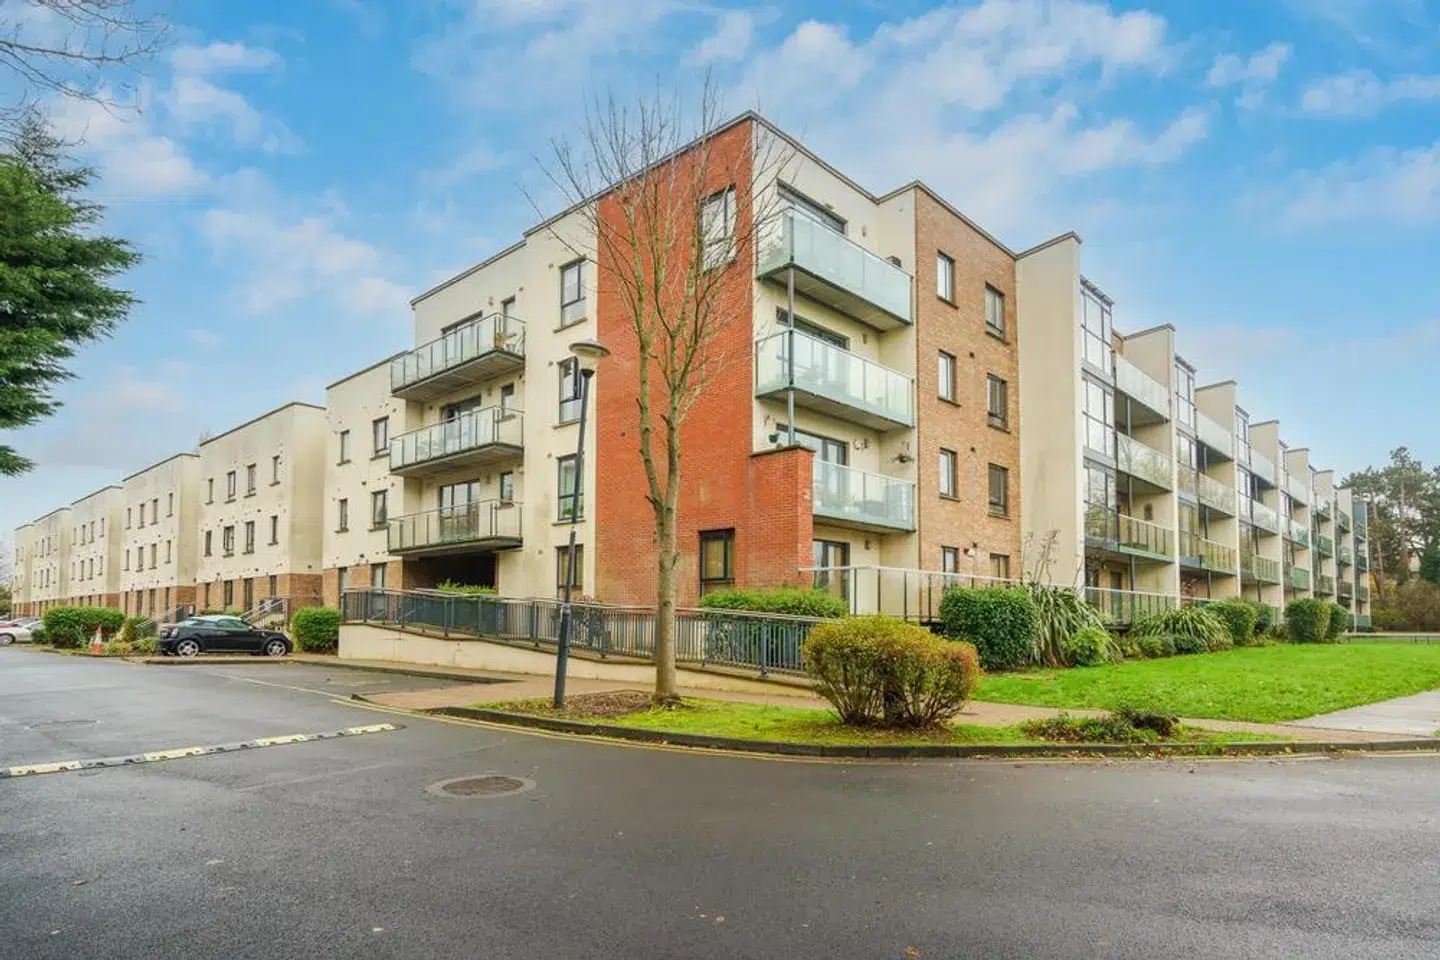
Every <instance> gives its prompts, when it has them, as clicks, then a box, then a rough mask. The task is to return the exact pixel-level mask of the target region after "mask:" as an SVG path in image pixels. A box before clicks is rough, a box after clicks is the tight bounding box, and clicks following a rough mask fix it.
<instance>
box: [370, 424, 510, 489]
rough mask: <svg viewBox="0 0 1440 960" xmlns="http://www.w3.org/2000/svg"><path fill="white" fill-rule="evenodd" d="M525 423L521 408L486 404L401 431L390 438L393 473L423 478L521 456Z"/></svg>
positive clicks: (391, 470)
mask: <svg viewBox="0 0 1440 960" xmlns="http://www.w3.org/2000/svg"><path fill="white" fill-rule="evenodd" d="M524 425H525V418H524V415H523V414H522V413H521V412H520V411H519V410H512V409H508V408H506V407H483V408H481V409H479V410H471V411H469V412H467V413H462V414H461V415H460V416H458V417H456V418H454V419H453V420H445V421H443V422H441V423H433V424H431V425H430V426H428V427H421V428H420V429H419V430H412V431H410V432H409V433H402V434H401V435H400V436H398V437H395V438H393V439H392V440H391V441H390V472H391V473H393V474H397V475H399V476H402V477H423V476H428V475H430V474H435V473H440V472H442V471H445V470H453V469H455V468H456V467H481V466H486V465H489V464H491V463H495V462H497V461H499V460H507V459H512V458H514V457H518V456H520V455H521V454H522V453H524V449H525V448H524V432H525V430H524Z"/></svg>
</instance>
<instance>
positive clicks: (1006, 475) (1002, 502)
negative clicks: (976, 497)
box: [985, 463, 1010, 517]
mask: <svg viewBox="0 0 1440 960" xmlns="http://www.w3.org/2000/svg"><path fill="white" fill-rule="evenodd" d="M997 477H998V478H999V480H1000V498H999V500H996V498H995V480H996V478H997ZM985 488H986V512H987V513H988V514H989V515H990V516H992V517H1008V516H1010V468H1009V467H1004V466H1001V465H1000V464H998V463H992V464H988V465H987V468H986V483H985Z"/></svg>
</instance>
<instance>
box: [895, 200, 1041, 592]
mask: <svg viewBox="0 0 1440 960" xmlns="http://www.w3.org/2000/svg"><path fill="white" fill-rule="evenodd" d="M937 252H943V253H945V254H946V255H947V256H949V257H951V258H952V259H953V260H954V261H955V302H954V303H953V304H951V303H947V302H946V301H945V300H943V299H941V298H940V297H939V296H938V295H937V294H936V283H935V259H936V254H937ZM915 260H916V263H915V283H916V289H917V296H916V302H917V313H916V350H917V352H918V362H917V364H916V369H917V371H918V376H917V382H916V393H917V406H916V413H917V421H918V431H917V434H918V436H917V444H918V448H919V458H920V462H919V464H920V470H919V475H920V486H919V498H920V499H919V505H920V510H919V527H920V529H919V537H920V566H921V567H922V568H924V569H929V570H938V569H940V548H941V547H942V546H951V547H959V548H961V549H962V551H963V550H964V549H965V548H970V549H972V550H973V551H974V555H973V556H972V557H966V556H964V555H963V554H962V556H961V560H960V563H961V571H962V572H965V573H971V572H975V573H979V574H981V575H986V574H988V573H989V572H990V561H989V555H990V554H991V553H998V554H1005V555H1007V556H1009V557H1010V574H1011V576H1014V577H1018V576H1020V575H1021V573H1022V570H1021V556H1020V546H1021V545H1020V519H1019V518H1020V510H1021V509H1022V505H1021V503H1020V364H1019V354H1018V350H1019V330H1018V324H1017V322H1016V314H1015V302H1016V301H1015V261H1014V258H1013V257H1011V256H1010V254H1009V253H1008V252H1006V251H1005V250H1004V249H1002V248H1001V247H999V246H997V245H996V244H995V243H993V242H992V241H990V240H989V239H987V238H986V237H985V236H984V235H983V234H982V233H980V232H979V231H978V230H977V229H975V227H973V226H971V225H970V224H969V223H967V222H966V221H965V220H964V219H962V218H961V217H959V216H957V215H956V214H955V213H954V212H953V211H951V210H950V209H948V208H947V207H946V206H945V205H944V204H942V203H940V202H939V201H938V200H936V199H935V198H934V197H933V196H931V195H930V194H929V193H927V192H926V191H924V190H922V189H917V190H916V191H915ZM987 284H988V285H989V286H992V287H994V288H995V289H996V290H999V291H1000V292H1001V293H1002V294H1004V295H1005V321H1006V322H1005V327H1006V339H1005V340H1000V339H997V338H996V337H994V336H991V335H990V334H988V333H986V330H985V287H986V285H987ZM942 350H943V351H945V352H946V353H949V354H951V355H952V356H954V357H955V360H956V379H957V384H956V397H955V400H956V402H955V403H949V402H947V401H945V400H941V399H940V398H939V371H938V363H937V357H938V355H939V352H940V351H942ZM988 374H994V375H995V376H997V377H999V378H1001V379H1003V380H1005V381H1006V382H1007V383H1008V386H1009V404H1008V406H1009V429H1008V431H1006V430H1001V429H998V428H995V427H992V426H990V425H989V423H988V418H987V416H986V405H987V380H986V377H987V375H988ZM942 447H944V448H946V449H949V450H954V451H955V452H956V453H957V454H959V474H960V490H959V493H960V496H959V499H958V500H947V499H943V498H941V496H940V491H939V482H940V481H939V470H938V468H937V466H936V465H937V463H938V462H939V457H940V449H941V448H942ZM992 463H993V464H996V465H997V466H1001V467H1005V468H1007V469H1008V470H1009V471H1010V478H1009V513H1008V517H1005V518H1000V517H994V516H991V515H990V513H989V509H988V504H989V483H988V481H989V469H988V468H989V464H992Z"/></svg>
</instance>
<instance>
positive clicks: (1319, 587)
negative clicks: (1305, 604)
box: [1315, 573, 1335, 596]
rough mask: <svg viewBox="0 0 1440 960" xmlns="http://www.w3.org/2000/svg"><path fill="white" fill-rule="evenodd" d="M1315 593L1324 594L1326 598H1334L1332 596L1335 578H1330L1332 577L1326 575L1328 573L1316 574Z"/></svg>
mask: <svg viewBox="0 0 1440 960" xmlns="http://www.w3.org/2000/svg"><path fill="white" fill-rule="evenodd" d="M1315 592H1316V593H1323V594H1325V595H1326V596H1334V594H1335V578H1334V577H1332V576H1330V574H1328V573H1320V574H1316V575H1315Z"/></svg>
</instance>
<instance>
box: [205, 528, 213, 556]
mask: <svg viewBox="0 0 1440 960" xmlns="http://www.w3.org/2000/svg"><path fill="white" fill-rule="evenodd" d="M214 532H215V531H213V530H206V531H205V556H207V557H208V556H210V546H211V544H212V543H213V542H214V538H213V537H212V536H211V534H213V533H214Z"/></svg>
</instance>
